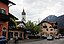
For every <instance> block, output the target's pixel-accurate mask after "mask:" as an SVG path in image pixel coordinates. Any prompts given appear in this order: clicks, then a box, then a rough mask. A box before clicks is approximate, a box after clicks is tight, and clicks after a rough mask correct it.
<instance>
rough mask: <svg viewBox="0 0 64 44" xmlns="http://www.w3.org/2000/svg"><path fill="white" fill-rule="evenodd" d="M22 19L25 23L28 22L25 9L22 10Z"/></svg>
mask: <svg viewBox="0 0 64 44" xmlns="http://www.w3.org/2000/svg"><path fill="white" fill-rule="evenodd" d="M22 21H23V22H24V23H25V22H26V13H25V11H24V9H23V12H22Z"/></svg>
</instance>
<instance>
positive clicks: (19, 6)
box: [9, 0, 64, 22]
mask: <svg viewBox="0 0 64 44" xmlns="http://www.w3.org/2000/svg"><path fill="white" fill-rule="evenodd" d="M10 1H12V2H14V3H15V4H16V5H13V6H11V7H9V12H10V13H11V14H13V15H14V16H16V17H17V18H18V19H19V20H21V19H22V14H21V13H22V11H23V9H24V10H25V12H26V21H29V20H31V21H33V22H34V21H39V20H40V21H41V20H43V19H44V18H46V17H47V16H49V15H56V16H60V15H63V14H64V0H10Z"/></svg>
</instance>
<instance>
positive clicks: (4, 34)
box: [2, 27, 6, 37]
mask: <svg viewBox="0 0 64 44" xmlns="http://www.w3.org/2000/svg"><path fill="white" fill-rule="evenodd" d="M2 36H5V37H6V28H5V27H4V28H3V30H2Z"/></svg>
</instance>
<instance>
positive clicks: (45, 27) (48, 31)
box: [40, 21, 58, 36]
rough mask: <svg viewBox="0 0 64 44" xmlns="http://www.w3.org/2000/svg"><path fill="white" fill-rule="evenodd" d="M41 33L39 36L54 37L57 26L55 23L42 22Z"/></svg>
mask: <svg viewBox="0 0 64 44" xmlns="http://www.w3.org/2000/svg"><path fill="white" fill-rule="evenodd" d="M40 26H41V29H42V32H41V35H44V36H49V35H50V36H55V35H56V34H57V33H58V31H57V25H56V24H55V23H51V22H47V21H42V22H41V23H40Z"/></svg>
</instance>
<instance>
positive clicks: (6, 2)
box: [0, 0, 16, 5]
mask: <svg viewBox="0 0 64 44" xmlns="http://www.w3.org/2000/svg"><path fill="white" fill-rule="evenodd" d="M0 2H2V3H5V4H7V5H8V4H9V3H11V4H13V5H16V4H15V3H13V2H11V1H9V0H0Z"/></svg>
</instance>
